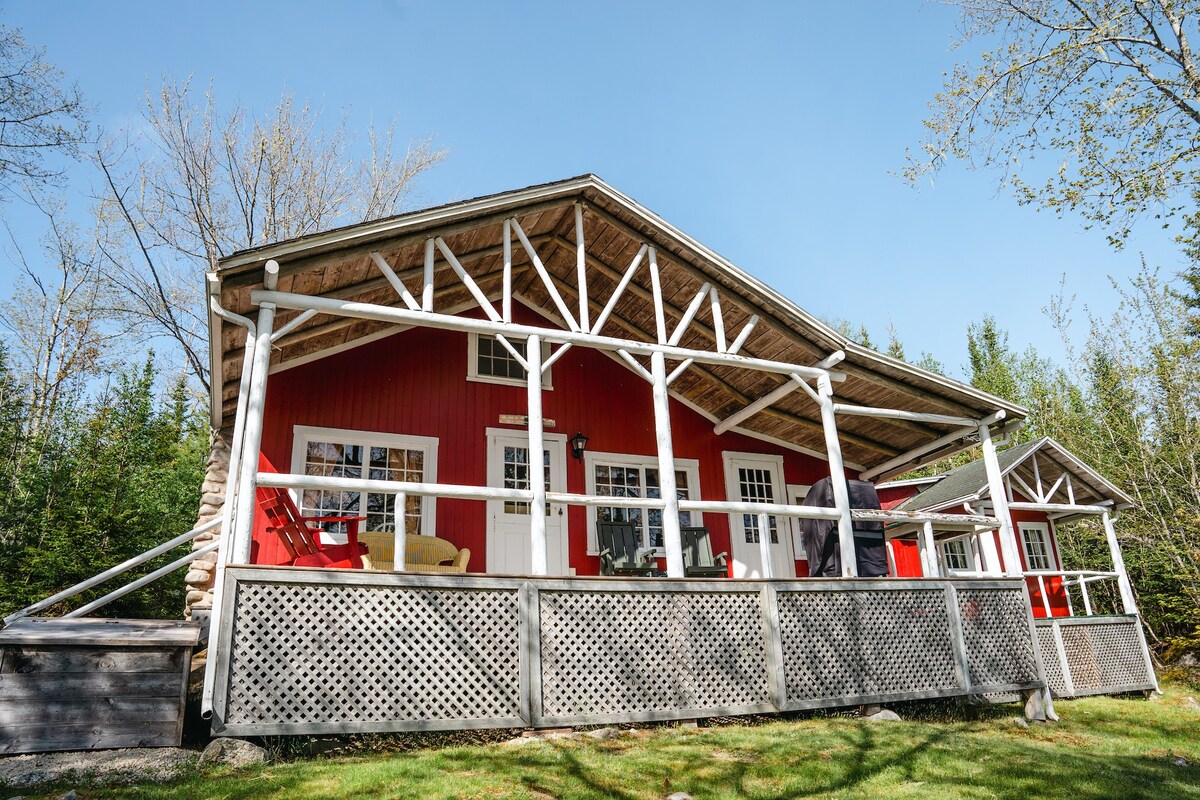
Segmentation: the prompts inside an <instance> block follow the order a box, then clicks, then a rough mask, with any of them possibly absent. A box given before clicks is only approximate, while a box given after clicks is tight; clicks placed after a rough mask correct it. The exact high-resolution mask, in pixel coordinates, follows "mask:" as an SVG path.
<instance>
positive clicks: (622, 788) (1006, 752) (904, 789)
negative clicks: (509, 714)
mask: <svg viewBox="0 0 1200 800" xmlns="http://www.w3.org/2000/svg"><path fill="white" fill-rule="evenodd" d="M896 708H897V710H898V711H899V712H900V713H901V715H903V716H905V717H906V721H905V722H899V723H869V722H866V721H864V720H861V719H857V718H853V717H846V716H811V717H808V718H795V719H789V720H784V721H775V722H769V723H766V724H756V725H744V724H743V725H725V726H715V727H702V728H697V729H688V728H657V729H648V730H645V731H643V732H642V733H641V734H640V735H639V736H638V737H636V738H635V737H632V736H625V737H621V738H619V739H615V740H611V741H603V740H597V739H592V738H588V737H580V738H575V739H563V740H556V741H547V742H536V743H527V744H521V745H517V746H514V745H506V744H486V745H474V746H456V747H442V748H437V749H434V748H429V749H417V750H411V751H407V752H394V751H393V752H372V753H365V754H350V755H347V754H345V753H338V752H334V753H332V754H330V755H327V756H324V757H318V758H310V759H304V760H294V761H284V762H280V763H274V764H270V765H267V766H263V767H256V768H253V769H247V770H243V771H240V772H230V771H229V770H227V769H216V770H211V771H208V772H206V773H199V772H196V771H194V770H193V771H191V772H190V773H189V774H188V775H187V776H186V777H184V778H182V779H181V780H179V781H177V782H174V783H165V784H147V785H137V786H130V787H110V788H103V787H95V788H80V789H78V791H79V796H80V798H82V799H83V800H89V799H90V798H129V797H137V798H147V800H155V799H162V800H166V799H167V798H213V799H214V800H217V799H228V800H233V799H234V798H288V799H289V800H291V799H292V798H507V797H511V798H625V799H627V800H643V799H647V800H648V799H649V798H664V797H666V796H667V795H669V794H671V793H672V792H677V791H684V792H689V793H691V794H692V795H693V796H694V797H695V798H696V799H697V800H701V798H764V799H766V798H801V797H817V798H835V797H836V798H845V799H846V800H850V799H851V798H877V797H887V798H920V800H937V799H938V798H1023V799H1024V798H1039V797H1046V798H1054V800H1091V799H1092V798H1096V799H1097V800H1098V799H1099V798H1118V797H1119V798H1198V799H1200V710H1197V709H1195V708H1193V707H1190V706H1189V704H1188V703H1187V700H1186V696H1185V692H1184V691H1183V690H1180V689H1174V688H1168V689H1167V694H1166V696H1165V697H1162V698H1160V699H1159V700H1158V701H1157V702H1147V701H1145V700H1142V699H1140V698H1138V699H1115V698H1089V699H1083V700H1076V701H1071V702H1059V703H1058V712H1059V714H1060V716H1061V718H1062V719H1061V721H1060V722H1058V723H1056V724H1049V725H1034V726H1031V727H1030V728H1028V729H1024V728H1021V727H1019V726H1018V725H1016V724H1015V723H1014V722H1013V717H1014V715H1015V713H1016V708H1017V707H1016V706H1015V705H1014V706H999V707H984V708H974V707H953V706H951V705H949V704H912V705H908V706H897V707H896ZM382 741H386V740H382ZM1178 759H1183V760H1184V761H1186V762H1188V763H1186V764H1181V763H1179V762H1178ZM67 788H70V787H69V786H66V785H62V786H55V787H43V788H42V789H41V791H42V792H43V794H30V793H29V792H25V793H23V794H24V797H25V798H27V799H28V800H32V798H35V797H50V798H53V797H57V796H58V794H59V793H61V792H63V791H65V789H67ZM6 796H7V795H4V794H2V793H0V798H2V797H6Z"/></svg>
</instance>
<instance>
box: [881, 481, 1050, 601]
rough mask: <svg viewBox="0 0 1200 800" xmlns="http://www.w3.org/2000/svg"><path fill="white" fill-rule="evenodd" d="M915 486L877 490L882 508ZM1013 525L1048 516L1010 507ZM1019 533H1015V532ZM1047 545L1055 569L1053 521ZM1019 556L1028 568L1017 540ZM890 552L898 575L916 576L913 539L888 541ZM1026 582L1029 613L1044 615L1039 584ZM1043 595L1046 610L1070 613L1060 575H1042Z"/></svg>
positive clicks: (916, 555)
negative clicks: (1027, 585)
mask: <svg viewBox="0 0 1200 800" xmlns="http://www.w3.org/2000/svg"><path fill="white" fill-rule="evenodd" d="M917 488H918V487H915V486H899V487H896V488H893V489H883V490H881V491H880V493H879V498H880V502H881V505H883V507H884V508H893V507H895V506H897V505H899V504H900V503H901V502H903V501H904V500H906V499H907V498H909V497H911V496H912V495H914V494H916V491H917ZM1014 496H1015V498H1016V499H1017V500H1019V501H1022V502H1027V500H1026V498H1024V497H1022V496H1021V495H1020V494H1015V495H1014ZM943 513H948V514H965V513H966V509H965V508H963V507H961V506H960V507H958V508H951V509H944V510H943ZM1010 514H1011V518H1012V522H1013V527H1014V529H1015V530H1018V531H1019V527H1018V526H1019V525H1020V523H1022V522H1042V523H1049V521H1050V519H1049V517H1048V516H1047V515H1046V514H1045V512H1042V511H1025V510H1021V509H1014V510H1012V511H1011V512H1010ZM992 535H993V537H994V538H995V541H996V549H997V550H998V551H999V553H1000V560H1001V562H1002V563H1003V561H1004V550H1003V548H1001V547H1000V534H999V532H994V533H993V534H992ZM1019 535H1020V534H1019V533H1018V536H1019ZM1050 546H1051V548H1053V557H1054V563H1055V565H1056V567H1055V568H1056V569H1062V559H1061V557H1060V556H1059V553H1058V537H1057V536H1056V535H1055V530H1054V526H1053V524H1051V525H1050ZM1018 550H1019V556H1020V558H1021V567H1022V569H1028V565H1027V564H1026V563H1025V552H1024V549H1022V548H1021V547H1020V545H1019V544H1018ZM892 554H893V558H894V559H895V561H896V571H897V574H898V576H900V577H906V578H917V577H920V576H921V557H920V553H919V551H918V549H917V543H916V541H913V540H909V541H894V542H892ZM1025 581H1026V583H1028V584H1029V595H1030V603H1031V605H1032V608H1033V615H1034V616H1035V617H1038V618H1042V617H1045V616H1046V609H1045V607H1044V606H1043V604H1042V592H1041V587H1040V586H1039V585H1038V580H1037V578H1026V579H1025ZM1045 583H1046V596H1047V599H1048V600H1049V603H1050V614H1051V616H1055V617H1065V616H1069V615H1070V613H1071V612H1070V606H1069V605H1068V603H1067V595H1066V591H1065V590H1064V589H1063V585H1062V578H1046V579H1045Z"/></svg>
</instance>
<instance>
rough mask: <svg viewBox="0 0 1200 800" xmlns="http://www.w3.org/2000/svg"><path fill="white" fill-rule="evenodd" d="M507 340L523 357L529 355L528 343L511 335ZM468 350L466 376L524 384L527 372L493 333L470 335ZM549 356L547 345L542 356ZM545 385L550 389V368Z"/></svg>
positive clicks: (489, 380) (517, 384)
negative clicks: (488, 334)
mask: <svg viewBox="0 0 1200 800" xmlns="http://www.w3.org/2000/svg"><path fill="white" fill-rule="evenodd" d="M505 340H506V341H507V342H508V343H509V344H510V345H512V348H513V350H516V351H517V352H518V353H520V355H521V358H522V359H526V358H527V354H528V352H529V351H528V349H527V345H526V342H525V341H523V340H521V339H514V338H512V337H511V336H509V337H505ZM468 341H469V342H470V345H469V347H468V349H467V359H468V361H467V378H468V379H470V380H476V381H484V382H486V383H507V384H511V385H513V386H524V385H525V380H526V375H527V372H526V370H525V368H524V367H523V366H521V362H520V361H518V360H517V359H516V358H515V357H514V356H513V354H512V353H510V352H509V350H508V348H507V347H505V346H504V345H502V344H500V342H499V341H497V340H496V337H494V336H487V335H484V334H477V333H476V334H471V336H470V338H469V339H468ZM549 355H550V350H549V348H548V347H547V346H546V345H543V346H542V358H543V359H545V358H547V357H548V356H549ZM542 386H543V387H544V388H546V389H549V388H551V383H550V370H546V372H545V374H544V375H542Z"/></svg>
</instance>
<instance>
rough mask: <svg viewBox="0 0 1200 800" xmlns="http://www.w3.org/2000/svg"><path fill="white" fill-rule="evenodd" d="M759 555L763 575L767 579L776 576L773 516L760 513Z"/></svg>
mask: <svg viewBox="0 0 1200 800" xmlns="http://www.w3.org/2000/svg"><path fill="white" fill-rule="evenodd" d="M758 555H759V558H761V559H762V576H763V577H764V578H766V579H767V580H770V579H771V578H774V577H775V565H774V564H772V563H771V516H770V515H769V514H759V515H758Z"/></svg>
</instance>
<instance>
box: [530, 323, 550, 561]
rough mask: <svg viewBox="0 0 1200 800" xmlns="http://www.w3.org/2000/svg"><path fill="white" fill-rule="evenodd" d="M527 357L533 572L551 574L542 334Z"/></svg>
mask: <svg viewBox="0 0 1200 800" xmlns="http://www.w3.org/2000/svg"><path fill="white" fill-rule="evenodd" d="M525 360H526V361H528V362H529V370H528V371H527V386H528V389H527V392H528V395H529V461H528V464H527V466H528V468H529V490H530V492H532V494H533V497H532V498H531V500H530V502H529V539H530V544H531V548H530V549H531V552H532V557H533V569H532V571H533V574H534V575H548V574H549V572H550V568H549V558H548V556H547V553H546V475H545V466H544V464H543V459H544V458H545V455H544V453H545V451H546V446H545V444H544V442H543V440H542V337H540V336H536V335H534V336H530V337H529V338H528V339H527V340H526V345H525Z"/></svg>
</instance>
